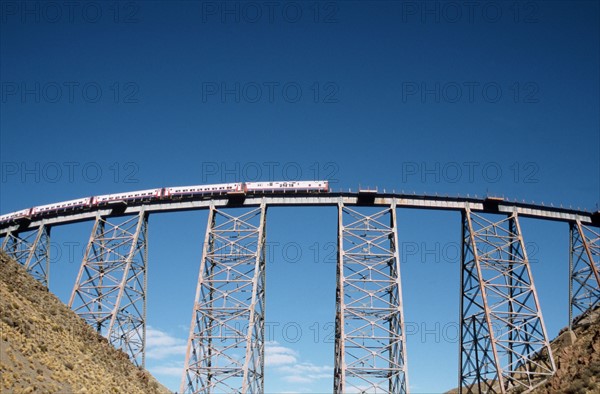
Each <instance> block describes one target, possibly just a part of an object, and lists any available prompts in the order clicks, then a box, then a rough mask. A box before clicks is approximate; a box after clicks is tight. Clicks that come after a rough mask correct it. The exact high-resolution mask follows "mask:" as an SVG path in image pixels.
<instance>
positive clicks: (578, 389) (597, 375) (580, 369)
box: [446, 307, 600, 394]
mask: <svg viewBox="0 0 600 394" xmlns="http://www.w3.org/2000/svg"><path fill="white" fill-rule="evenodd" d="M550 346H551V347H552V355H553V356H554V362H555V363H556V373H555V374H554V376H552V377H551V378H550V379H548V380H547V381H546V382H544V383H542V384H541V385H540V386H538V387H536V388H535V389H533V390H532V391H531V393H532V394H555V393H561V394H562V393H564V394H600V307H598V308H596V309H595V310H594V311H591V312H589V313H587V314H586V315H584V316H581V317H580V318H579V319H578V321H577V322H576V323H575V324H574V325H573V331H569V330H568V329H567V328H563V329H562V330H561V332H560V333H559V335H558V336H557V337H556V338H555V339H554V340H553V341H552V342H551V344H550ZM513 392H516V393H520V392H522V390H520V391H519V390H517V391H513ZM455 393H458V389H456V388H455V389H452V390H450V391H447V392H446V394H455Z"/></svg>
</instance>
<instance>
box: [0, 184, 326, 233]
mask: <svg viewBox="0 0 600 394" xmlns="http://www.w3.org/2000/svg"><path fill="white" fill-rule="evenodd" d="M327 192H329V182H328V181H284V182H238V183H221V184H214V185H196V186H179V187H166V188H160V189H147V190H138V191H132V192H127V193H116V194H105V195H101V196H92V197H85V198H79V199H75V200H69V201H62V202H57V203H52V204H47V205H41V206H37V207H33V208H28V209H23V210H20V211H17V212H12V213H7V214H5V215H0V224H5V223H10V222H18V221H20V220H24V219H32V218H42V217H47V216H51V215H55V214H58V213H61V212H66V211H71V210H74V209H81V208H94V207H97V206H98V207H102V206H110V205H112V204H122V203H128V202H150V203H152V202H159V201H164V200H167V201H168V200H173V199H182V198H196V197H198V196H214V195H228V194H252V195H260V194H271V193H327Z"/></svg>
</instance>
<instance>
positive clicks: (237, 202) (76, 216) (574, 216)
mask: <svg viewBox="0 0 600 394" xmlns="http://www.w3.org/2000/svg"><path fill="white" fill-rule="evenodd" d="M263 201H264V202H265V203H266V204H267V205H269V206H333V205H337V204H338V203H339V202H340V201H341V202H343V203H344V204H345V205H373V206H383V205H391V204H392V203H394V202H395V204H396V206H397V207H399V208H418V209H419V208H420V209H440V210H463V209H464V208H465V207H466V206H467V205H468V206H469V208H470V209H471V210H472V211H481V212H487V213H511V212H514V211H516V212H517V213H518V214H519V215H521V216H526V217H532V218H538V219H546V220H555V221H567V222H574V221H576V220H579V221H581V222H582V223H586V224H591V225H595V226H600V214H599V212H595V213H590V212H586V211H581V210H573V209H565V208H557V207H548V206H543V205H532V204H525V203H517V202H510V201H504V200H498V199H492V198H488V199H478V198H468V197H440V196H430V195H405V194H371V193H369V194H361V193H323V194H300V193H281V194H275V193H273V194H265V195H260V196H259V195H248V196H239V195H232V196H223V195H219V196H214V197H212V198H210V197H209V198H207V197H206V196H201V197H197V198H187V199H181V200H169V201H159V202H148V201H136V202H128V203H118V204H114V205H113V206H100V207H77V208H72V209H69V210H65V211H63V212H60V213H58V214H54V215H52V216H46V217H43V218H36V219H34V220H31V221H24V222H20V223H9V224H6V223H5V224H4V225H0V235H5V234H7V233H8V232H10V231H15V230H17V229H18V230H19V231H23V230H28V229H35V228H37V227H39V226H40V225H41V224H42V222H43V223H45V224H46V225H52V226H56V225H62V224H68V223H75V222H81V221H86V220H93V219H95V218H96V217H97V216H98V215H100V216H110V215H129V214H136V213H138V212H139V211H140V210H141V209H142V207H144V210H145V211H146V212H148V213H160V212H176V211H187V210H199V209H207V208H208V207H210V206H211V205H214V206H215V207H256V206H259V205H260V204H261V203H262V202H263Z"/></svg>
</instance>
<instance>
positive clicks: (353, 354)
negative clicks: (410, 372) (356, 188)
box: [333, 202, 408, 393]
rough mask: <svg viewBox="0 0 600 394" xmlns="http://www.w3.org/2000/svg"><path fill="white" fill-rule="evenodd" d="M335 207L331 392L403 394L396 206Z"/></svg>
mask: <svg viewBox="0 0 600 394" xmlns="http://www.w3.org/2000/svg"><path fill="white" fill-rule="evenodd" d="M361 211H363V212H364V210H362V209H361V208H360V207H352V208H349V207H347V206H344V204H343V203H342V202H340V203H339V205H338V265H337V291H336V319H335V322H336V329H335V330H336V331H335V368H334V388H333V389H334V390H333V391H334V392H335V393H347V392H360V393H407V392H408V376H407V364H406V338H405V335H404V315H403V304H402V287H401V283H400V259H399V255H398V253H399V251H398V233H397V227H396V206H395V204H392V205H391V206H389V207H385V208H384V209H381V207H379V208H376V209H375V211H374V212H373V208H370V210H369V209H367V211H370V212H369V214H366V213H361Z"/></svg>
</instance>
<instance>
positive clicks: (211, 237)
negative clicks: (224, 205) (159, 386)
mask: <svg viewBox="0 0 600 394" xmlns="http://www.w3.org/2000/svg"><path fill="white" fill-rule="evenodd" d="M239 210H241V211H242V212H243V213H242V212H240V213H239V214H238V215H237V216H234V212H235V211H237V209H230V210H227V211H226V210H221V209H216V208H215V207H214V206H211V207H210V211H209V215H208V225H207V229H206V238H205V241H204V245H203V252H202V261H201V264H200V273H199V275H198V287H197V290H196V299H195V302H194V308H193V312H192V322H191V327H190V335H189V339H188V345H187V352H186V358H185V368H184V374H183V378H182V382H181V390H180V391H181V392H182V393H223V392H226V393H231V392H235V393H240V392H241V393H262V392H264V345H265V340H264V337H265V333H264V321H265V220H266V212H267V206H266V204H265V203H262V204H261V205H260V207H258V208H256V209H251V210H247V209H243V208H239Z"/></svg>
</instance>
